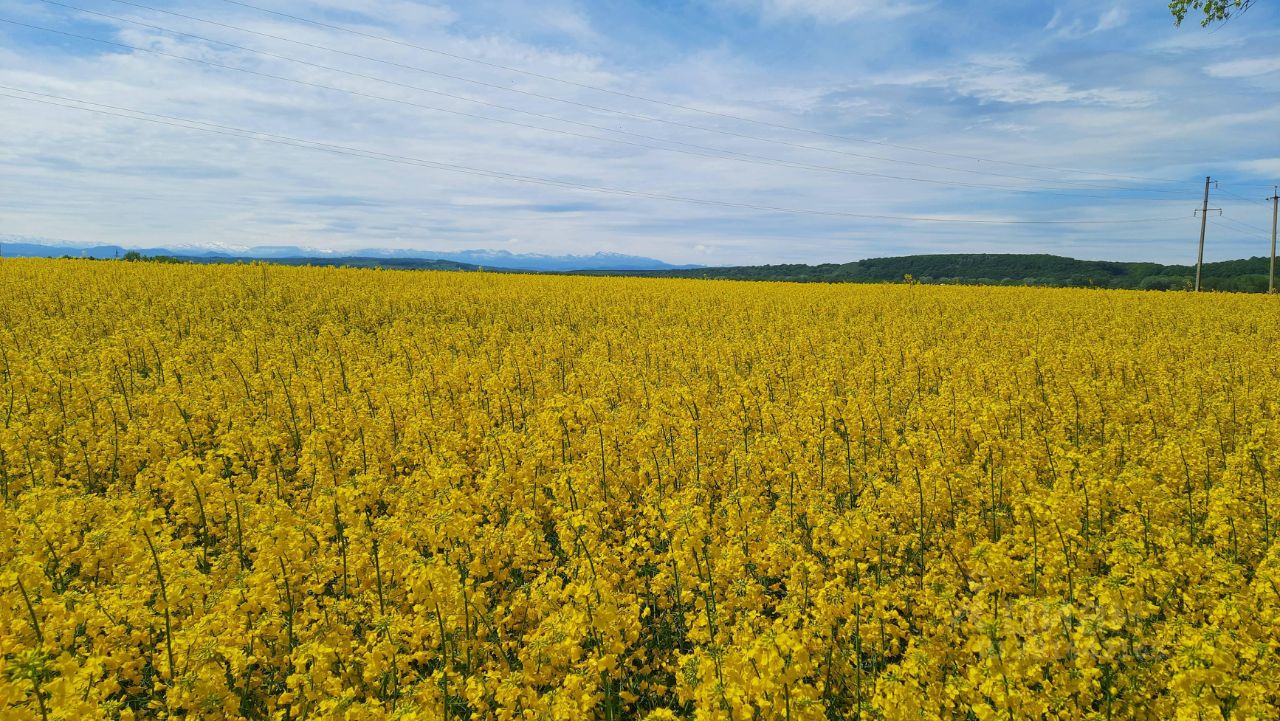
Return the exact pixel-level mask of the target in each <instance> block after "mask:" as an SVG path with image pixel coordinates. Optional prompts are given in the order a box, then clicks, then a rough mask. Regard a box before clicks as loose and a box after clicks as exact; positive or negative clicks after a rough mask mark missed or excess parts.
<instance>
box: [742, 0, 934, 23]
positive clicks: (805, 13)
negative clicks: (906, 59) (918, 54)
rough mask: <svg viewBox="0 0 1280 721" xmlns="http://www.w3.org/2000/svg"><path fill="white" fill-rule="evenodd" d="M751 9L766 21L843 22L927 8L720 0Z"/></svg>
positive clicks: (828, 0) (851, 0) (870, 2)
mask: <svg viewBox="0 0 1280 721" xmlns="http://www.w3.org/2000/svg"><path fill="white" fill-rule="evenodd" d="M722 1H723V2H728V3H729V4H731V5H733V6H736V7H739V8H744V9H748V10H751V11H753V12H757V13H759V14H760V16H761V17H762V18H764V19H765V20H768V21H779V20H796V19H808V20H817V21H819V22H828V23H843V22H848V21H850V20H853V19H855V18H861V17H876V18H879V19H890V18H900V17H905V16H907V15H912V14H915V13H917V12H920V11H922V10H925V9H927V8H928V5H926V4H924V3H920V4H912V3H907V2H903V3H897V2H894V3H886V2H882V1H880V0H722Z"/></svg>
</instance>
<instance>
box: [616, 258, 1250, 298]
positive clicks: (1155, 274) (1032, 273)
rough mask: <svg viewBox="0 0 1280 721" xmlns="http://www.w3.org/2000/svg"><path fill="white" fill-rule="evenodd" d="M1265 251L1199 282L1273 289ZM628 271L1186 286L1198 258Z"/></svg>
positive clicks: (1214, 269)
mask: <svg viewBox="0 0 1280 721" xmlns="http://www.w3.org/2000/svg"><path fill="white" fill-rule="evenodd" d="M1269 262H1270V261H1269V260H1268V259H1267V258H1249V259H1247V260H1228V261H1222V262H1218V263H1206V264H1205V265H1204V270H1203V273H1202V275H1201V287H1203V288H1205V289H1207V290H1223V291H1235V292H1245V293H1263V292H1266V290H1267V272H1268V264H1269ZM627 275H655V276H665V277H681V278H719V279H732V280H779V281H795V282H814V283H859V282H862V283H882V282H886V281H888V282H894V281H899V282H900V281H903V280H904V279H906V278H907V276H910V277H911V280H913V281H915V282H918V283H926V284H943V283H946V284H972V285H1041V286H1074V287H1085V288H1088V287H1094V288H1131V289H1141V290H1182V289H1187V288H1190V287H1191V286H1192V284H1193V282H1194V280H1195V266H1191V265H1161V264H1159V263H1122V262H1114V261H1103V260H1076V259H1074V258H1066V257H1063V256H1058V255H1047V254H988V253H975V254H948V255H905V256H899V257H894V258H868V259H866V260H859V261H855V262H852V263H840V264H836V263H824V264H822V265H754V266H739V267H728V268H697V269H692V270H665V271H653V272H645V273H627Z"/></svg>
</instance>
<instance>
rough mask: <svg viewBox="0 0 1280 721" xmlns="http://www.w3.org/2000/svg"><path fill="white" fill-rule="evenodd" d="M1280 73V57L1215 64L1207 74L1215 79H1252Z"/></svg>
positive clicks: (1209, 68)
mask: <svg viewBox="0 0 1280 721" xmlns="http://www.w3.org/2000/svg"><path fill="white" fill-rule="evenodd" d="M1277 71H1280V55H1274V56H1272V57H1269V58H1248V59H1243V60H1227V61H1225V62H1221V63H1214V64H1213V65H1210V66H1209V67H1208V68H1206V69H1205V72H1207V73H1209V75H1210V76H1212V77H1215V78H1252V77H1257V76H1259V75H1268V74H1270V73H1274V72H1277Z"/></svg>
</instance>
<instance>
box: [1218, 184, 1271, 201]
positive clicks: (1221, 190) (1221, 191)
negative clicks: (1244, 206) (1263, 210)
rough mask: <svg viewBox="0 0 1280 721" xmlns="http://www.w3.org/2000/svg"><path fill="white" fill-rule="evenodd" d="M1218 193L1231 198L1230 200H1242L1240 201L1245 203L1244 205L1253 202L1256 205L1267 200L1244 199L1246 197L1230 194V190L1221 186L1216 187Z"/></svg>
mask: <svg viewBox="0 0 1280 721" xmlns="http://www.w3.org/2000/svg"><path fill="white" fill-rule="evenodd" d="M1218 192H1220V193H1222V194H1224V195H1229V196H1231V197H1232V198H1235V199H1236V200H1242V201H1244V202H1246V203H1254V202H1257V203H1265V202H1267V200H1266V199H1265V198H1246V197H1244V196H1243V195H1238V194H1236V193H1233V192H1231V191H1230V190H1227V189H1225V188H1223V187H1222V186H1221V185H1219V186H1218Z"/></svg>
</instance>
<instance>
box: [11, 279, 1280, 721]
mask: <svg viewBox="0 0 1280 721" xmlns="http://www.w3.org/2000/svg"><path fill="white" fill-rule="evenodd" d="M1277 349H1280V304H1277V301H1276V299H1275V298H1274V297H1263V296H1243V295H1239V296H1238V295H1222V294H1200V295H1195V294H1189V293H1137V292H1122V291H1089V290H1049V289H1027V288H970V287H946V286H919V285H907V284H903V285H879V286H870V285H792V284H772V283H730V282H712V281H692V280H657V279H616V278H587V277H551V276H523V275H509V274H492V273H433V272H391V271H373V270H345V269H320V268H284V267H275V266H262V265H252V266H250V265H241V266H229V265H222V266H189V265H172V266H170V265H158V264H149V263H123V262H120V263H116V262H105V261H103V262H91V261H46V260H13V259H5V260H3V261H0V495H2V498H0V541H2V542H0V655H2V656H3V664H4V674H3V675H0V716H3V718H5V719H13V720H14V721H20V720H21V721H27V720H35V719H142V718H168V717H173V716H186V717H193V718H206V719H221V718H231V719H267V718H271V719H302V718H317V719H320V718H341V719H353V720H356V719H446V720H457V721H462V720H463V719H504V720H505V719H529V720H534V719H563V720H566V721H567V720H571V719H574V720H576V719H592V718H594V719H608V720H610V721H614V720H618V721H621V720H622V719H645V720H648V721H660V720H670V719H699V720H707V721H710V720H713V719H715V720H725V721H729V720H732V721H746V720H750V719H790V720H794V721H802V720H817V719H868V720H870V719H1040V718H1048V719H1103V718H1106V719H1219V718H1221V719H1274V718H1277V717H1280V551H1278V550H1277V545H1276V543H1275V540H1276V536H1277V534H1278V533H1280V508H1278V506H1280V493H1278V492H1277V487H1278V486H1280V370H1277V366H1278V364H1277V359H1276V357H1275V354H1276V351H1277Z"/></svg>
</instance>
